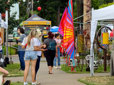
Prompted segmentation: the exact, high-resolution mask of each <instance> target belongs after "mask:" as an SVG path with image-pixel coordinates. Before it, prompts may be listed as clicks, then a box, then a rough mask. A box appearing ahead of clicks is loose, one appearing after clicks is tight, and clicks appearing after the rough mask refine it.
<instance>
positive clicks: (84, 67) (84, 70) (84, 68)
mask: <svg viewBox="0 0 114 85" xmlns="http://www.w3.org/2000/svg"><path fill="white" fill-rule="evenodd" d="M61 70H63V71H65V72H67V73H90V72H87V71H86V66H85V65H84V66H83V71H80V68H79V67H78V66H77V67H76V68H75V69H74V70H75V71H76V72H71V67H69V66H67V65H65V64H63V65H61ZM107 72H110V66H108V67H107ZM95 73H106V72H104V67H103V66H99V67H98V69H97V70H95Z"/></svg>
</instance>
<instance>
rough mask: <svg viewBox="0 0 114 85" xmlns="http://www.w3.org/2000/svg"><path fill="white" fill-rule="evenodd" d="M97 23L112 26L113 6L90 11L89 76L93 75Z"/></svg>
mask: <svg viewBox="0 0 114 85" xmlns="http://www.w3.org/2000/svg"><path fill="white" fill-rule="evenodd" d="M98 22H102V24H104V25H107V24H113V25H114V5H111V6H108V7H105V8H101V9H98V10H94V9H92V20H91V33H90V37H91V48H90V55H91V59H90V70H91V75H93V74H94V68H93V62H94V49H93V43H94V38H95V34H96V29H97V25H98Z"/></svg>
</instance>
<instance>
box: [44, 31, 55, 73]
mask: <svg viewBox="0 0 114 85" xmlns="http://www.w3.org/2000/svg"><path fill="white" fill-rule="evenodd" d="M53 37H54V34H53V33H52V32H49V33H48V38H47V39H46V40H45V41H44V45H46V47H45V48H46V49H47V50H46V51H44V56H45V57H46V60H47V65H48V69H49V74H52V69H53V60H54V57H55V55H57V48H56V41H55V40H54V39H53Z"/></svg>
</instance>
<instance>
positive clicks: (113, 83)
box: [79, 76, 114, 85]
mask: <svg viewBox="0 0 114 85" xmlns="http://www.w3.org/2000/svg"><path fill="white" fill-rule="evenodd" d="M79 81H80V82H82V83H84V84H86V85H114V77H110V76H105V77H86V78H81V79H79Z"/></svg>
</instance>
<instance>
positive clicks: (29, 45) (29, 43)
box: [22, 30, 38, 85]
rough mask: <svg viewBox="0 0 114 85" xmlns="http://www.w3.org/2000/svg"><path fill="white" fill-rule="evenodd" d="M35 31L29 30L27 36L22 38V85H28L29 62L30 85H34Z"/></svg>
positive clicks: (36, 47) (36, 46) (35, 59)
mask: <svg viewBox="0 0 114 85" xmlns="http://www.w3.org/2000/svg"><path fill="white" fill-rule="evenodd" d="M36 35H37V31H36V30H31V32H30V33H29V35H28V36H27V37H26V38H24V40H23V43H22V48H25V58H24V60H25V71H24V85H28V83H27V76H28V72H29V65H30V62H31V73H32V85H36V81H35V67H36V61H37V54H36V49H38V43H37V41H38V40H37V38H36Z"/></svg>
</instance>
